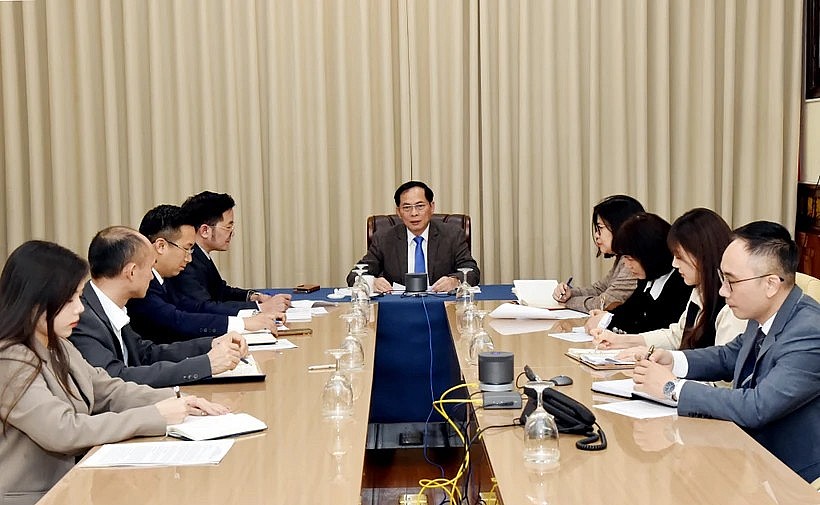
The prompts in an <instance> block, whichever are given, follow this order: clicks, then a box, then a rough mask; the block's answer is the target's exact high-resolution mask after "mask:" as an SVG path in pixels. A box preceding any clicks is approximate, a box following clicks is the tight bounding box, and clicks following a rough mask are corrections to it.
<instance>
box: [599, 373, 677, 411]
mask: <svg viewBox="0 0 820 505" xmlns="http://www.w3.org/2000/svg"><path fill="white" fill-rule="evenodd" d="M592 390H593V391H595V392H597V393H604V394H608V395H613V396H620V397H621V398H635V399H637V400H649V401H651V402H655V403H661V404H663V405H666V406H668V407H677V406H678V402H676V401H672V400H667V399H666V398H655V397H653V396H649V395H648V394H646V393H643V392H641V391H635V381H633V380H632V379H617V380H608V381H595V382H593V383H592Z"/></svg>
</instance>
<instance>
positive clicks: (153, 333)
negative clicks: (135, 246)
mask: <svg viewBox="0 0 820 505" xmlns="http://www.w3.org/2000/svg"><path fill="white" fill-rule="evenodd" d="M139 231H140V233H142V234H143V235H145V237H146V238H148V240H149V241H150V242H151V245H152V246H153V247H154V251H155V252H156V255H157V261H156V263H155V264H154V268H153V269H152V271H153V274H154V277H153V279H151V283H150V284H149V285H148V292H147V293H146V294H145V297H144V298H132V299H131V300H129V301H128V304H127V306H128V314H129V315H130V316H131V326H132V327H133V328H134V330H136V332H137V333H139V334H140V335H145V336H148V337H150V338H151V340H153V341H154V342H158V343H170V342H177V341H180V340H189V339H192V338H198V337H207V336H217V335H222V334H224V333H227V332H229V331H236V332H242V331H246V330H247V331H256V330H261V329H264V328H267V329H270V330H271V331H273V332H274V333H275V332H276V322H275V318H276V317H279V318H282V319H284V314H281V313H280V314H270V313H265V312H260V313H258V314H256V315H254V316H251V317H246V318H240V317H237V316H227V315H224V314H214V313H208V312H189V311H185V310H182V309H181V308H179V307H177V306H176V304H175V302H174V300H173V298H172V297H171V296H170V294H169V293H168V291H167V290H166V288H165V281H166V280H167V279H170V278H172V277H175V276H176V275H178V274H179V273H180V272H182V271H183V270H184V269H185V267H186V266H187V265H188V263H190V262H191V258H192V256H193V251H194V246H195V244H196V230H195V228H194V225H193V223H192V221H191V219H190V218H189V217H188V214H186V213H185V211H183V210H182V209H181V208H180V207H177V206H176V205H159V206H157V207H154V208H153V209H151V210H149V211H148V212H147V213H146V214H145V216H144V217H143V218H142V222H141V223H140V228H139Z"/></svg>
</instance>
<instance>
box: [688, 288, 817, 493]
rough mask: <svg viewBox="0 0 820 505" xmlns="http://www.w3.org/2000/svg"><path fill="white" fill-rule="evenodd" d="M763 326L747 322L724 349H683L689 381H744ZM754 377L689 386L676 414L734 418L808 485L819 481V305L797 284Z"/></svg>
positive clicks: (771, 331)
mask: <svg viewBox="0 0 820 505" xmlns="http://www.w3.org/2000/svg"><path fill="white" fill-rule="evenodd" d="M758 326H759V325H758V322H755V321H749V324H748V325H747V326H746V331H745V332H744V333H743V334H741V335H739V336H738V337H737V338H735V339H734V340H733V341H731V342H729V343H728V344H726V345H725V346H714V347H707V348H704V349H692V350H687V351H683V352H684V354H685V355H686V359H687V361H688V362H689V372H688V374H687V376H686V378H687V379H697V380H733V381H734V382H733V383H734V384H738V382H739V381H741V380H742V379H741V378H740V377H739V375H740V373H741V368H742V367H743V363H744V362H745V361H746V358H747V357H748V356H749V353H751V352H752V346H753V345H754V339H755V334H756V333H757V329H758ZM752 374H753V375H752V376H753V378H754V387H750V388H746V389H728V388H720V387H711V386H707V385H705V384H701V383H698V382H687V383H685V384H684V385H683V387H682V388H681V392H680V398H679V401H678V413H679V414H682V415H687V416H692V417H712V418H717V419H727V420H729V421H734V422H735V423H736V424H737V425H739V426H740V427H742V428H743V429H744V430H746V431H747V432H748V433H749V434H750V435H751V436H752V437H753V438H754V439H755V440H757V441H758V442H760V444H761V445H762V446H763V447H765V448H766V449H768V450H769V451H770V452H771V453H772V454H774V455H775V456H777V457H778V458H780V460H781V461H783V462H784V463H786V464H787V465H788V466H789V467H790V468H791V469H792V470H794V471H795V472H797V473H798V474H799V475H800V476H801V477H803V478H804V479H806V480H807V481H809V482H811V481H813V480H814V479H816V478H818V477H820V444H818V443H817V441H818V440H820V305H818V304H817V302H816V301H815V300H814V299H813V298H811V297H809V296H807V295H804V294H803V291H802V290H801V289H800V288H799V287H797V286H795V287H794V288H793V289H792V291H791V292H790V293H789V296H788V297H787V298H786V301H785V302H783V305H782V306H781V307H780V310H778V311H777V315H776V316H775V318H774V322H773V324H772V327H771V328H770V329H769V333H768V334H767V335H766V338H765V339H764V340H763V344H762V345H761V347H760V352H759V353H758V357H757V360H756V362H755V368H754V371H753V372H752Z"/></svg>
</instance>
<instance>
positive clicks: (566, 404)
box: [521, 367, 607, 451]
mask: <svg viewBox="0 0 820 505" xmlns="http://www.w3.org/2000/svg"><path fill="white" fill-rule="evenodd" d="M526 369H529V367H526ZM526 371H528V372H529V373H527V377H528V378H529V379H530V380H540V379H539V377H538V376H537V375H535V374H534V373H532V370H526ZM530 374H532V376H530ZM524 393H525V394H526V395H527V404H526V405H525V406H524V411H523V412H522V413H521V424H522V425H524V424H526V422H527V416H529V415H530V414H532V412H533V411H535V408H536V404H535V390H534V389H531V388H528V387H526V386H525V387H524ZM542 399H543V405H544V410H546V411H547V412H549V413H550V414H551V415H552V416H553V417H554V418H555V424H556V425H558V432H559V433H570V434H575V435H586V437H585V438H582V439H581V440H578V441H576V442H575V447H577V448H578V449H581V450H582V451H600V450H603V449H606V445H607V442H606V435H605V434H604V431H603V430H602V429H601V427H600V425H598V423H597V422H596V421H595V414H593V413H592V411H590V410H589V409H588V408H587V407H586V406H585V405H584V404H582V403H580V402H578V401H576V400H575V399H573V398H571V397H569V396H567V395H565V394H564V393H561V392H560V391H556V390H555V389H553V388H547V389H545V390H544V394H543V397H542ZM595 426H597V427H598V431H597V433H596V431H595ZM596 442H598V443H596Z"/></svg>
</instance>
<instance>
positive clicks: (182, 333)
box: [127, 277, 228, 343]
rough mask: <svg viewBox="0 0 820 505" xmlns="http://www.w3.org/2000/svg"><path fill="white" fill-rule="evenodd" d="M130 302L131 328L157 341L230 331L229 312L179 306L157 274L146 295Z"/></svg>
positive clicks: (178, 339) (166, 341)
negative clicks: (183, 308) (195, 309)
mask: <svg viewBox="0 0 820 505" xmlns="http://www.w3.org/2000/svg"><path fill="white" fill-rule="evenodd" d="M127 305H128V315H129V316H130V317H131V328H133V329H134V331H136V332H137V333H139V334H140V335H150V336H151V339H152V340H153V341H154V342H159V343H170V342H179V341H180V340H190V339H192V338H199V337H216V336H219V335H223V334H225V333H227V331H228V316H225V315H222V314H213V313H207V312H188V311H185V310H182V309H180V308H179V307H177V306H176V304H175V303H174V301H173V299H172V297H171V295H170V294H169V293H168V291H167V290H166V289H165V286H163V285H162V284H160V283H159V281H158V280H157V279H156V277H154V278H153V279H151V284H149V285H148V292H147V293H146V294H145V297H144V298H132V299H131V300H129V301H128V304H127Z"/></svg>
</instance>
